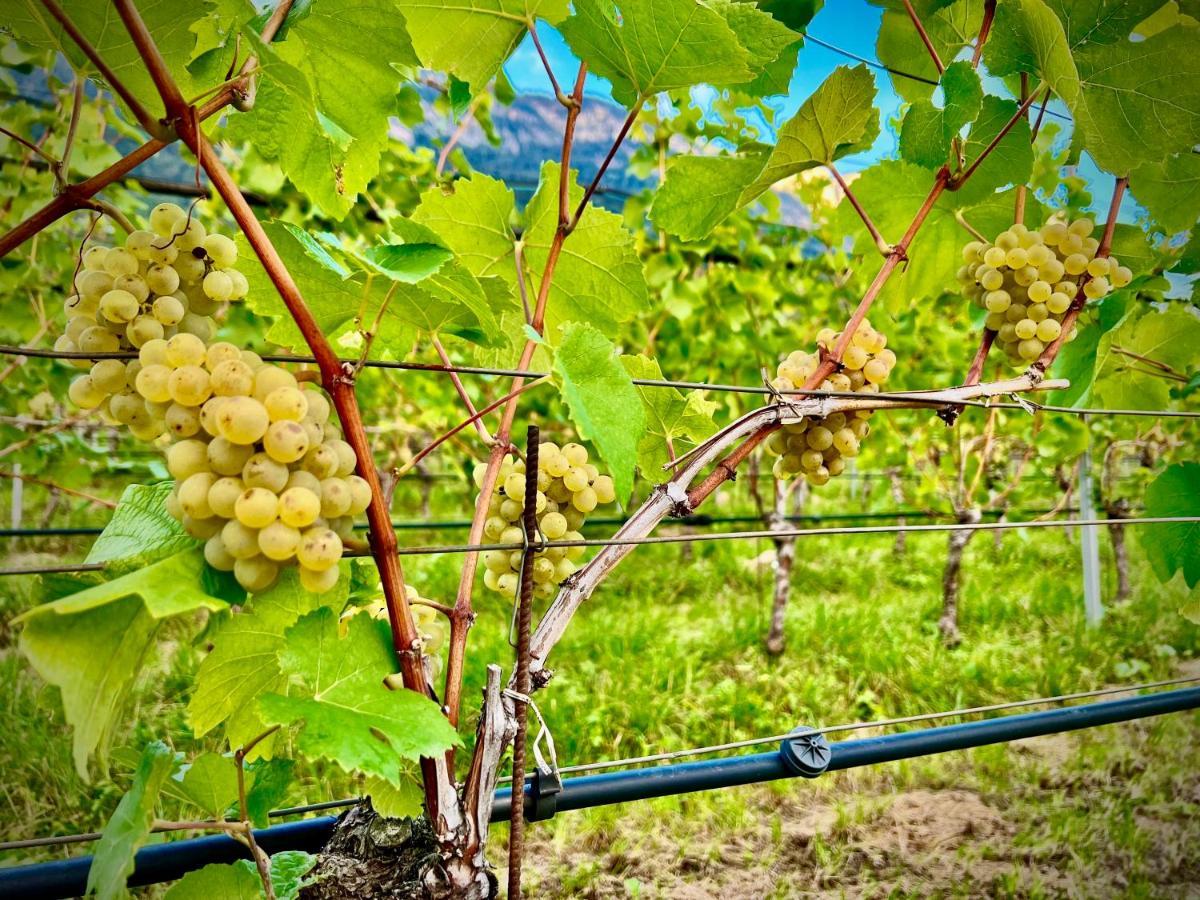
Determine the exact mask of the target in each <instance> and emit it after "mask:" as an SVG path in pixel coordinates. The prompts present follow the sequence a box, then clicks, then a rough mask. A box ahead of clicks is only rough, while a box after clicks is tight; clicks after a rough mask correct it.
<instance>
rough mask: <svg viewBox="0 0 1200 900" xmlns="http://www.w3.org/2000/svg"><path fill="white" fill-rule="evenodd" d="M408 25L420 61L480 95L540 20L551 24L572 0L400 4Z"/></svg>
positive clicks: (411, 0) (407, 0)
mask: <svg viewBox="0 0 1200 900" xmlns="http://www.w3.org/2000/svg"><path fill="white" fill-rule="evenodd" d="M395 2H396V5H397V6H398V7H399V8H400V11H401V13H403V15H404V18H405V19H406V20H407V21H408V27H409V30H410V31H411V33H412V38H413V43H414V44H415V46H416V49H417V54H418V55H419V56H420V57H421V62H422V63H424V64H425V65H426V66H428V67H430V68H432V69H440V70H442V71H444V72H448V73H450V74H451V75H454V76H455V77H456V78H458V79H460V80H461V81H464V82H466V83H467V84H469V85H470V86H471V88H472V89H473V90H474V91H475V92H478V91H480V90H482V89H483V88H484V87H486V86H487V83H488V81H490V80H491V78H492V76H493V75H495V74H496V72H497V71H498V70H499V69H500V64H501V63H503V62H504V60H506V59H508V56H509V54H510V53H512V51H513V50H515V49H516V47H517V44H519V43H520V42H521V39H522V38H523V37H524V36H525V30H526V29H527V28H528V27H529V24H530V23H531V22H533V21H534V20H535V19H545V20H546V21H547V22H549V23H550V24H552V25H555V24H557V23H558V22H560V21H562V19H563V18H564V17H565V16H566V14H567V8H568V0H395Z"/></svg>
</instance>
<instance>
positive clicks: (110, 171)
mask: <svg viewBox="0 0 1200 900" xmlns="http://www.w3.org/2000/svg"><path fill="white" fill-rule="evenodd" d="M291 7H292V0H281V2H280V3H279V5H278V6H277V7H276V8H275V12H274V13H272V15H271V18H270V19H268V20H267V24H266V25H264V26H263V30H262V32H261V36H262V39H263V40H264V41H266V42H268V43H270V42H271V41H272V40H274V38H275V35H276V34H277V33H278V31H279V29H280V27H281V26H282V25H283V23H284V20H285V19H286V18H287V14H288V11H289V10H290V9H291ZM254 63H255V60H254V58H253V57H251V58H250V59H248V60H247V61H246V65H245V66H243V67H242V73H243V75H245V76H247V82H248V81H249V76H250V75H251V74H253V72H254ZM243 91H244V89H243V88H241V87H238V86H237V85H234V86H231V87H228V88H226V89H225V90H223V91H222V92H221V93H220V94H218V95H217V96H216V97H214V98H213V99H212V100H210V101H209V102H208V103H206V104H204V105H203V106H201V107H199V110H198V114H199V117H200V119H201V121H203V120H205V119H208V118H211V117H212V116H214V115H216V114H217V113H218V112H220V111H221V110H222V109H224V108H225V107H226V106H228V105H229V104H230V103H233V102H235V101H236V100H237V99H238V98H239V96H241V93H242V92H243ZM174 140H175V136H174V135H173V134H168V135H164V136H163V138H161V139H160V138H158V137H154V138H151V139H150V140H149V141H147V142H146V143H144V144H142V145H141V146H140V147H138V148H137V149H136V150H134V151H133V152H131V153H129V154H128V155H126V156H125V157H123V158H121V159H119V160H117V161H116V162H115V163H113V164H112V165H111V166H109V167H108V168H107V169H104V170H103V171H101V172H98V173H97V174H95V175H93V176H92V177H91V178H88V179H85V180H84V181H81V182H79V183H77V184H70V183H67V184H64V185H63V186H62V188H61V190H59V192H58V193H57V194H56V195H55V197H54V199H52V200H51V201H50V202H49V203H47V204H46V205H45V206H43V207H42V208H41V209H39V210H37V211H36V212H34V213H33V214H31V215H30V216H28V217H27V218H25V219H24V220H22V221H21V222H18V223H17V224H16V225H15V226H14V227H13V228H12V229H11V230H9V231H8V232H7V233H5V234H4V235H3V236H2V237H0V258H3V257H4V256H7V255H8V254H9V253H11V252H12V251H13V250H15V249H16V248H17V247H19V246H21V245H22V244H24V243H25V242H26V241H27V240H29V239H30V238H32V237H33V236H34V235H35V234H38V233H39V232H41V231H44V230H45V229H46V228H48V227H50V226H51V225H53V224H54V223H55V222H57V221H58V220H59V219H61V218H62V217H63V216H66V215H68V214H70V213H73V212H76V211H78V210H81V209H93V208H94V207H93V206H92V205H91V204H90V203H89V201H90V200H91V199H92V198H93V197H95V196H96V194H98V193H99V192H100V191H102V190H104V189H105V188H106V187H108V186H109V185H110V184H113V183H114V182H117V181H120V180H121V179H123V178H125V177H126V176H127V175H129V173H130V172H132V171H133V170H134V169H136V168H137V167H138V166H140V165H141V164H142V163H144V162H145V161H146V160H148V159H150V158H151V157H152V156H154V155H155V154H156V153H158V152H159V151H160V150H162V149H163V148H164V147H167V146H169V145H170V144H171V143H172V142H173V141H174ZM64 155H65V154H64ZM64 174H65V173H64Z"/></svg>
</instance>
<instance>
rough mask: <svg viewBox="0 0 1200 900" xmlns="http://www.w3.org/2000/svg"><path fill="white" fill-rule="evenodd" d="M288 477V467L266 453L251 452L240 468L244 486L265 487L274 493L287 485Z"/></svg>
mask: <svg viewBox="0 0 1200 900" xmlns="http://www.w3.org/2000/svg"><path fill="white" fill-rule="evenodd" d="M289 477H290V473H289V472H288V467H287V466H286V465H284V464H283V463H281V462H279V461H278V460H275V459H272V458H271V457H270V455H269V454H267V453H255V454H253V455H252V456H251V457H250V458H249V459H248V460H246V465H245V466H244V467H243V468H242V481H244V482H246V487H254V488H265V489H266V490H268V491H270V492H272V493H275V494H277V493H279V492H280V491H282V490H283V489H284V488H286V487H287V483H288V478H289Z"/></svg>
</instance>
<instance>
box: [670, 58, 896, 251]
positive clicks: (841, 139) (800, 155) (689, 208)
mask: <svg viewBox="0 0 1200 900" xmlns="http://www.w3.org/2000/svg"><path fill="white" fill-rule="evenodd" d="M874 102H875V80H874V79H873V78H872V77H871V73H870V71H869V70H868V69H867V67H866V66H855V67H854V68H847V67H845V66H838V67H837V68H836V69H834V70H833V72H832V73H831V74H830V76H829V77H828V78H826V79H825V81H824V82H822V83H821V85H820V87H818V88H817V89H816V90H815V91H814V92H813V93H812V95H811V96H810V97H809V98H808V99H807V100H805V101H804V103H803V104H801V106H800V108H799V109H798V110H797V111H796V114H795V115H794V116H792V118H791V119H789V120H788V121H787V122H786V123H784V125H783V127H782V128H781V129H780V130H779V136H778V139H777V141H776V143H775V146H774V148H772V149H771V150H770V152H765V151H761V152H760V151H758V150H757V148H755V149H753V150H751V152H750V153H748V154H747V155H745V156H737V157H678V158H676V159H675V160H674V161H673V162H672V163H671V166H670V167H669V168H668V170H667V179H666V182H665V183H664V184H663V186H662V188H661V189H660V190H659V192H658V195H657V196H656V197H655V200H654V206H653V207H652V208H651V212H650V217H651V220H652V221H653V222H654V223H655V224H656V225H657V226H659V227H660V228H662V229H664V230H666V231H669V232H671V233H672V234H677V235H679V236H680V237H682V238H684V239H685V240H694V239H696V238H701V237H704V236H705V235H706V234H708V233H709V232H710V231H711V230H712V228H713V227H715V226H716V225H717V223H719V222H720V221H721V220H722V219H724V218H725V217H726V216H727V215H729V213H731V212H733V210H735V209H738V208H739V207H742V206H745V205H746V204H748V203H750V202H751V201H753V200H754V199H755V198H756V197H759V196H760V195H762V193H763V192H764V191H766V190H767V189H768V188H769V187H770V186H771V185H773V184H774V183H775V182H777V181H780V180H781V179H784V178H787V177H788V176H790V175H795V174H796V173H798V172H802V171H804V170H805V169H811V168H813V167H814V166H819V165H828V164H829V163H831V162H833V161H834V160H836V159H839V158H841V157H842V156H846V155H848V154H850V153H856V152H858V151H860V150H864V149H866V148H868V147H870V146H871V144H872V143H873V142H874V140H875V137H876V136H877V135H878V134H879V114H878V112H877V110H876V109H875V107H874Z"/></svg>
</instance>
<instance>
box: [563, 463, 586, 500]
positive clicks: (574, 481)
mask: <svg viewBox="0 0 1200 900" xmlns="http://www.w3.org/2000/svg"><path fill="white" fill-rule="evenodd" d="M563 485H564V486H565V487H566V489H567V490H568V491H571V492H572V493H574V492H575V491H581V490H583V489H584V488H586V487H587V486H588V477H587V470H586V469H584V468H583V467H582V466H573V467H572V468H571V469H570V470H569V471H568V472H567V474H566V475H564V476H563Z"/></svg>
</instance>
